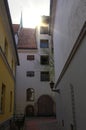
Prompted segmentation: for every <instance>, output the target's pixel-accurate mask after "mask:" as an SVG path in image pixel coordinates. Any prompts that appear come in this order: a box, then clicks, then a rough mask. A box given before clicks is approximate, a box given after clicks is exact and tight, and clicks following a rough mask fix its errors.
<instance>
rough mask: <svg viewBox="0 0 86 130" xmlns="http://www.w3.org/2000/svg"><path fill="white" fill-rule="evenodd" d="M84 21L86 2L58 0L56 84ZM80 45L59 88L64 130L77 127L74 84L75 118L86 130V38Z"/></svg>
mask: <svg viewBox="0 0 86 130" xmlns="http://www.w3.org/2000/svg"><path fill="white" fill-rule="evenodd" d="M85 20H86V1H85V0H65V1H64V0H57V7H56V16H55V24H54V33H53V43H54V58H55V81H56V82H57V80H58V78H59V76H60V74H61V72H62V69H63V67H64V65H65V62H66V61H67V58H68V56H69V54H70V52H71V50H72V48H73V46H74V44H75V42H76V40H77V38H78V35H79V33H80V31H81V29H82V27H83V25H84V23H85ZM81 42H82V44H81V46H80V48H79V49H78V51H77V52H76V54H75V57H74V58H73V60H72V61H71V64H70V65H69V67H68V69H67V71H66V72H65V74H64V76H63V77H62V79H61V81H60V83H59V84H58V86H57V88H59V89H60V91H61V94H57V96H56V105H57V108H56V113H57V120H58V127H59V129H61V130H71V127H70V124H73V125H74V120H73V109H72V108H73V107H72V98H71V85H72V86H73V88H74V103H75V108H74V109H75V115H74V116H75V121H76V127H77V130H82V129H83V130H85V129H86V123H85V122H86V101H85V99H86V96H85V95H86V94H85V93H86V78H85V77H86V60H85V59H86V58H85V56H86V38H84V39H83V41H81ZM62 120H64V127H62Z"/></svg>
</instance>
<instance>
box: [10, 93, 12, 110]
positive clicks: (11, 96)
mask: <svg viewBox="0 0 86 130" xmlns="http://www.w3.org/2000/svg"><path fill="white" fill-rule="evenodd" d="M10 112H12V91H11V92H10Z"/></svg>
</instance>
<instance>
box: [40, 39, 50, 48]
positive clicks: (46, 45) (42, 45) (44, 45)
mask: <svg viewBox="0 0 86 130" xmlns="http://www.w3.org/2000/svg"><path fill="white" fill-rule="evenodd" d="M40 48H49V43H48V40H40Z"/></svg>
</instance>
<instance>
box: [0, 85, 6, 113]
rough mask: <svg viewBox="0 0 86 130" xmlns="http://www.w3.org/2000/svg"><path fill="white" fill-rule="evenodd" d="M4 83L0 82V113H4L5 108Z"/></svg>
mask: <svg viewBox="0 0 86 130" xmlns="http://www.w3.org/2000/svg"><path fill="white" fill-rule="evenodd" d="M5 87H6V86H5V85H4V84H2V89H1V102H0V113H4V110H5Z"/></svg>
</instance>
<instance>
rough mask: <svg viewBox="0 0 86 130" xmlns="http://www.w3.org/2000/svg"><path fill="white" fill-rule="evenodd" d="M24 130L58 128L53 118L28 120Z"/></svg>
mask: <svg viewBox="0 0 86 130" xmlns="http://www.w3.org/2000/svg"><path fill="white" fill-rule="evenodd" d="M24 130H58V126H57V121H56V119H55V118H53V117H47V118H46V117H38V118H27V119H26V121H25V127H24Z"/></svg>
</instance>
